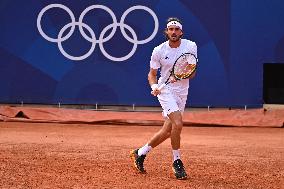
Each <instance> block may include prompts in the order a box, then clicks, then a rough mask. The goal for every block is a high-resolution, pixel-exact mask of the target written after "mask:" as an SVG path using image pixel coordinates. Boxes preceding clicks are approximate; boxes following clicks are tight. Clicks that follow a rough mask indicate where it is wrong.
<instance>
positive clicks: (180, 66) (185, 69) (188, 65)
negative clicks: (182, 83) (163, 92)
mask: <svg viewBox="0 0 284 189" xmlns="http://www.w3.org/2000/svg"><path fill="white" fill-rule="evenodd" d="M195 69H196V58H195V57H194V56H193V55H184V56H181V57H180V58H179V59H178V60H177V62H176V65H175V67H174V72H173V74H174V76H175V77H176V78H177V79H186V78H188V77H190V75H191V74H192V73H193V72H194V71H195Z"/></svg>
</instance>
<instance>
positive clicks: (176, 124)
mask: <svg viewBox="0 0 284 189" xmlns="http://www.w3.org/2000/svg"><path fill="white" fill-rule="evenodd" d="M168 117H169V118H170V120H171V123H172V130H171V144H172V148H173V150H178V149H180V134H181V130H182V127H183V122H182V115H181V112H180V111H175V112H172V113H170V114H169V115H168Z"/></svg>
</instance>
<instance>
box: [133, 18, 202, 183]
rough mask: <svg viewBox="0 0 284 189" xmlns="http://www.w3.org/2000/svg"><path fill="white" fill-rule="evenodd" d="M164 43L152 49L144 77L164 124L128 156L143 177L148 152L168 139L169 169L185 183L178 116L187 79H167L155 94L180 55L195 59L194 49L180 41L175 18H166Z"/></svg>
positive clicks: (181, 122) (177, 23)
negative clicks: (169, 149) (160, 110)
mask: <svg viewBox="0 0 284 189" xmlns="http://www.w3.org/2000/svg"><path fill="white" fill-rule="evenodd" d="M165 35H166V37H167V39H168V40H167V41H166V42H164V43H162V44H161V45H159V46H157V47H155V48H154V50H153V53H152V56H151V61H150V71H149V74H148V80H149V84H150V86H151V88H152V92H151V94H152V95H153V96H157V97H158V100H159V102H160V104H161V106H162V108H163V116H164V117H165V122H164V125H163V127H162V128H161V129H160V130H159V131H158V132H157V133H156V134H155V135H154V136H153V137H152V138H151V139H150V140H149V141H148V142H147V144H146V145H145V146H143V147H141V148H139V149H136V150H132V151H131V152H130V156H131V158H132V159H133V161H134V166H135V168H136V169H137V170H138V171H139V172H140V173H146V171H145V169H144V159H145V157H146V154H147V153H148V152H150V150H151V149H152V148H155V147H156V146H158V145H159V144H161V143H162V142H164V141H165V140H166V139H167V138H170V139H171V146H172V153H173V164H172V169H173V172H174V174H175V176H176V178H177V179H187V174H186V171H185V169H184V165H183V163H182V161H181V156H180V135H181V131H182V127H183V121H182V114H183V112H184V109H185V104H186V100H187V95H188V88H189V79H191V78H193V77H194V75H195V73H194V74H193V75H192V76H191V77H190V78H189V79H183V80H179V81H177V80H176V79H175V78H174V77H170V81H171V83H170V84H168V85H166V86H165V87H164V88H163V89H161V90H159V89H158V87H159V86H160V85H161V84H162V83H164V82H165V81H166V80H167V79H168V77H169V76H170V75H171V71H172V67H173V65H174V63H175V60H176V59H177V58H178V57H179V56H180V55H182V54H184V53H192V54H194V55H195V56H196V57H197V46H196V44H195V43H194V42H192V41H190V40H186V39H182V38H181V37H182V36H183V30H182V23H181V21H180V20H179V19H178V18H169V19H168V21H167V27H166V29H165ZM158 69H160V73H161V77H160V78H159V80H158V81H157V73H158Z"/></svg>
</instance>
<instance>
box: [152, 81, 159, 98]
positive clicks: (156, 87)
mask: <svg viewBox="0 0 284 189" xmlns="http://www.w3.org/2000/svg"><path fill="white" fill-rule="evenodd" d="M151 89H152V91H151V94H152V95H153V96H157V95H159V94H161V91H160V90H159V85H158V84H153V85H151Z"/></svg>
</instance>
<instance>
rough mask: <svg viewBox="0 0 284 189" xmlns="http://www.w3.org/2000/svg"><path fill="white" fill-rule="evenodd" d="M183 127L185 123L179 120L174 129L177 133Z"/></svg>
mask: <svg viewBox="0 0 284 189" xmlns="http://www.w3.org/2000/svg"><path fill="white" fill-rule="evenodd" d="M182 127H183V123H182V121H181V120H177V121H176V122H175V124H174V125H173V129H174V130H176V131H181V130H182Z"/></svg>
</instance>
